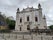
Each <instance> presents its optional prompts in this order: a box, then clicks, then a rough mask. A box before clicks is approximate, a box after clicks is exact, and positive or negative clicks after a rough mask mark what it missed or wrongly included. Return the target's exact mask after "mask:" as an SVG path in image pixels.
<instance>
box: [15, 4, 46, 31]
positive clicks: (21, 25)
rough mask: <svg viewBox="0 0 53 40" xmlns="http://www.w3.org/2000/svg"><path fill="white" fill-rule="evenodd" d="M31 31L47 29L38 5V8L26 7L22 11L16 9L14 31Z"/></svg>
mask: <svg viewBox="0 0 53 40" xmlns="http://www.w3.org/2000/svg"><path fill="white" fill-rule="evenodd" d="M32 29H47V24H46V18H45V15H44V16H43V14H42V8H41V5H40V4H38V8H33V7H27V8H25V9H24V8H23V10H22V11H20V9H19V8H18V9H17V13H16V26H15V30H18V31H29V30H32Z"/></svg>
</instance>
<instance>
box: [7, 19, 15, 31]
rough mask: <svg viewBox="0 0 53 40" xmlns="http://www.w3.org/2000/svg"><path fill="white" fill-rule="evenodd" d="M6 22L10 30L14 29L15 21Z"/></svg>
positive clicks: (8, 20)
mask: <svg viewBox="0 0 53 40" xmlns="http://www.w3.org/2000/svg"><path fill="white" fill-rule="evenodd" d="M6 22H7V24H8V27H9V29H10V30H13V29H15V20H10V19H9V18H6Z"/></svg>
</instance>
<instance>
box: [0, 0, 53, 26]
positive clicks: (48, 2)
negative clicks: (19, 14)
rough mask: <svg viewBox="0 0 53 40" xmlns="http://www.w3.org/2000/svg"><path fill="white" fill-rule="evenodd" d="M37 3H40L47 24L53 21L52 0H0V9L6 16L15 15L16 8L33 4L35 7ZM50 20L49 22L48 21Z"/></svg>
mask: <svg viewBox="0 0 53 40" xmlns="http://www.w3.org/2000/svg"><path fill="white" fill-rule="evenodd" d="M38 3H41V6H42V8H43V14H45V15H46V18H47V24H48V25H51V24H52V23H53V0H0V11H1V12H3V13H5V14H6V15H7V16H11V15H12V14H13V15H12V16H14V18H15V16H16V9H17V8H18V7H19V8H20V9H22V8H26V7H27V6H33V7H36V8H37V5H38ZM50 21H51V22H50Z"/></svg>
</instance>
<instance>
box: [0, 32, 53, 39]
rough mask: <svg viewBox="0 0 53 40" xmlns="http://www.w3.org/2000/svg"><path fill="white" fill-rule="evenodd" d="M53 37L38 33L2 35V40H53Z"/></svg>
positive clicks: (0, 36)
mask: <svg viewBox="0 0 53 40" xmlns="http://www.w3.org/2000/svg"><path fill="white" fill-rule="evenodd" d="M52 38H53V36H52V35H46V34H37V33H31V34H30V33H27V32H25V33H23V32H18V33H16V32H13V33H0V40H53V39H52Z"/></svg>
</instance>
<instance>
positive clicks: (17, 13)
mask: <svg viewBox="0 0 53 40" xmlns="http://www.w3.org/2000/svg"><path fill="white" fill-rule="evenodd" d="M19 13H20V10H19V8H17V12H16V25H15V30H19V27H18V23H19V22H18V20H19Z"/></svg>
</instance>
